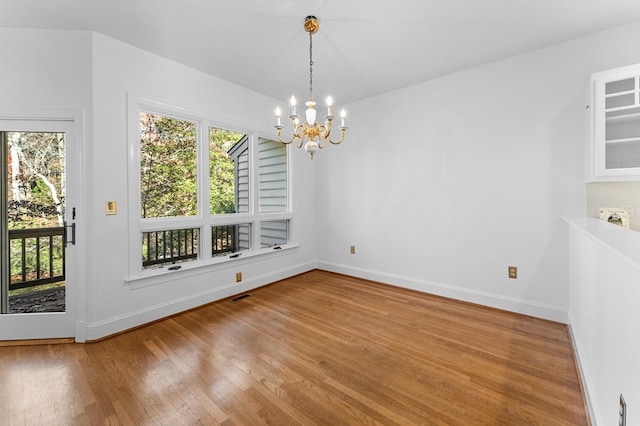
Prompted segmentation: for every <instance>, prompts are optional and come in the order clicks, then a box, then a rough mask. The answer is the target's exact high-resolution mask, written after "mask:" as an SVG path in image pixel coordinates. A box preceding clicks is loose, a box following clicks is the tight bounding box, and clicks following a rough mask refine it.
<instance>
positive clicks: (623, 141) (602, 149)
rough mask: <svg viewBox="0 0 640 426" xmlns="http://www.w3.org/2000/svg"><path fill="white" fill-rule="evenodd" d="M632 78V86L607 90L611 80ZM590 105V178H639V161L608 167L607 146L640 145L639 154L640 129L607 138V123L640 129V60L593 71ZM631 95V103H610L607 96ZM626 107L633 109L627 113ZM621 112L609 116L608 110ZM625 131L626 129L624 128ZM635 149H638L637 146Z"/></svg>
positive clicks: (588, 180)
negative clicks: (612, 104)
mask: <svg viewBox="0 0 640 426" xmlns="http://www.w3.org/2000/svg"><path fill="white" fill-rule="evenodd" d="M631 79H633V88H631V89H627V90H620V91H617V92H614V93H611V94H607V93H606V86H607V84H608V83H613V82H622V81H624V80H631ZM589 92H590V108H588V109H587V111H588V114H587V123H588V129H587V130H588V135H589V138H588V139H589V146H588V149H587V165H586V166H587V182H599V181H636V180H640V162H639V164H638V166H637V167H617V168H607V158H606V155H607V146H609V147H615V146H618V147H620V148H623V149H624V148H625V147H627V148H629V147H631V146H633V147H634V148H636V147H637V151H638V157H639V158H640V131H638V132H637V134H635V133H634V134H633V135H632V136H631V137H615V138H609V139H608V140H607V124H609V125H612V124H616V123H617V124H618V126H619V127H620V128H623V129H624V126H627V127H629V128H632V127H636V126H637V127H638V128H639V129H640V64H637V65H630V66H626V67H621V68H616V69H613V70H608V71H602V72H598V73H594V74H593V75H592V76H591V80H590V90H589ZM623 97H627V99H632V104H631V105H624V106H610V107H609V108H608V109H607V99H609V100H611V99H616V98H618V99H622V98H623ZM625 111H633V112H632V113H630V114H624V112H625ZM617 112H619V113H620V115H619V116H613V117H609V118H607V116H606V114H607V113H614V114H615V113H617ZM623 133H624V132H623ZM633 151H636V149H634V150H633Z"/></svg>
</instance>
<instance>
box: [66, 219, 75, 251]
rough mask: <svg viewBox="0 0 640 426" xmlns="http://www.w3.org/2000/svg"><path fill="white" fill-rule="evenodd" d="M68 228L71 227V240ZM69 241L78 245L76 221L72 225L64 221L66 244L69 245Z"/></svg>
mask: <svg viewBox="0 0 640 426" xmlns="http://www.w3.org/2000/svg"><path fill="white" fill-rule="evenodd" d="M67 228H71V241H69V238H68V237H69V234H68V233H67ZM69 243H71V244H73V245H74V246H75V245H76V223H75V222H72V223H71V225H67V222H66V221H65V222H64V246H65V247H66V246H68V245H69Z"/></svg>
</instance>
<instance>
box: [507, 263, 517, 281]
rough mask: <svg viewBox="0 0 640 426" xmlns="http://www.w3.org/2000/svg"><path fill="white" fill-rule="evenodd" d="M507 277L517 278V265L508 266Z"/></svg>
mask: <svg viewBox="0 0 640 426" xmlns="http://www.w3.org/2000/svg"><path fill="white" fill-rule="evenodd" d="M509 278H512V279H514V280H517V279H518V267H517V266H509Z"/></svg>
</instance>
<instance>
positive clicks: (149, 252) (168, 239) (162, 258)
mask: <svg viewBox="0 0 640 426" xmlns="http://www.w3.org/2000/svg"><path fill="white" fill-rule="evenodd" d="M197 258H198V228H190V229H169V230H163V231H151V232H144V233H143V234H142V267H143V268H149V267H154V266H156V267H157V266H160V265H164V264H171V263H177V262H183V261H185V260H193V259H197Z"/></svg>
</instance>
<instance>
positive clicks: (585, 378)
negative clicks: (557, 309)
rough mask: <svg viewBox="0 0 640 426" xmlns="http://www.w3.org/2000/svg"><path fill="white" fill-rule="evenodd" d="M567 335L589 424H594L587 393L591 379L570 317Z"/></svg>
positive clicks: (589, 397)
mask: <svg viewBox="0 0 640 426" xmlns="http://www.w3.org/2000/svg"><path fill="white" fill-rule="evenodd" d="M567 328H568V329H569V336H570V337H571V345H572V346H573V353H574V354H575V360H576V365H577V367H578V374H579V375H580V383H581V385H582V391H583V392H584V399H585V404H586V405H587V411H588V413H589V419H590V424H591V425H592V426H596V416H595V411H594V406H593V400H592V398H591V394H590V393H589V388H590V387H591V380H590V379H589V374H588V373H587V371H586V369H585V364H584V362H583V360H582V358H581V357H580V346H579V345H578V342H577V340H576V336H575V334H574V333H573V327H572V325H571V318H569V324H568V327H567Z"/></svg>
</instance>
